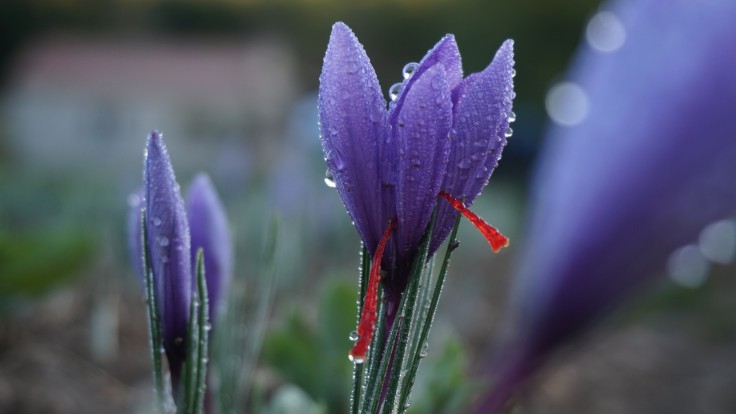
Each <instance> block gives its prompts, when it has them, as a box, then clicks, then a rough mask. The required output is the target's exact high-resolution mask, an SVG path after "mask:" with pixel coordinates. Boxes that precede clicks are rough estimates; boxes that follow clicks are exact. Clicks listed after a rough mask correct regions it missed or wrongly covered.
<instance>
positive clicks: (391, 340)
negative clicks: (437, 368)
mask: <svg viewBox="0 0 736 414" xmlns="http://www.w3.org/2000/svg"><path fill="white" fill-rule="evenodd" d="M414 283H415V281H414V280H409V283H408V286H407V290H409V288H411V285H412V284H414ZM406 298H407V295H406V294H404V295H402V296H401V301H400V302H399V309H398V313H397V315H396V319H394V326H393V327H391V332H390V333H389V336H388V341H386V342H385V344H386V346H385V347H384V348H383V351H382V354H381V362H380V363H379V365H378V370H377V372H376V375H375V379H374V381H373V382H372V383H371V384H370V388H369V389H368V393H367V394H366V399H365V407H363V409H362V410H361V413H375V412H377V410H378V405H379V403H380V402H381V401H380V400H381V390H382V389H383V383H384V381H385V378H386V372H387V371H388V366H389V363H390V359H391V355H392V354H393V353H394V352H393V349H394V345H395V343H396V338H397V336H398V332H399V330H400V328H399V326H400V325H401V324H402V323H403V321H404V317H405V311H406V302H407V300H406ZM384 321H385V319H384ZM380 330H383V327H381V328H380ZM379 345H380V344H379V343H377V342H375V339H374V344H373V346H374V347H378V346H379Z"/></svg>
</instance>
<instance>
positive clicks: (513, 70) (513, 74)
mask: <svg viewBox="0 0 736 414" xmlns="http://www.w3.org/2000/svg"><path fill="white" fill-rule="evenodd" d="M511 77H512V78H515V77H516V69H511Z"/></svg>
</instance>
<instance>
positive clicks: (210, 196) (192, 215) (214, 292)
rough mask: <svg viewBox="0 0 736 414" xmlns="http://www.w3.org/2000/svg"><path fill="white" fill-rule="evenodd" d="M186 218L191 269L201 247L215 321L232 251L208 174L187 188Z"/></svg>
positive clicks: (224, 293)
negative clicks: (190, 239) (189, 233)
mask: <svg viewBox="0 0 736 414" xmlns="http://www.w3.org/2000/svg"><path fill="white" fill-rule="evenodd" d="M187 216H188V217H189V229H190V232H191V236H192V255H191V256H192V269H196V261H197V250H198V249H200V248H201V249H203V251H204V265H205V277H206V280H207V292H208V295H209V304H210V318H211V319H212V321H213V322H214V321H215V320H216V319H217V316H218V315H220V314H222V312H223V310H224V306H225V301H224V300H223V299H225V298H226V297H227V289H228V286H229V285H230V281H231V279H232V274H233V251H232V241H231V238H230V230H229V228H228V223H227V216H226V215H225V210H224V208H223V207H222V204H221V203H220V199H219V198H218V196H217V192H216V191H215V188H214V187H213V186H212V182H211V181H210V179H209V177H208V176H207V174H204V173H200V174H198V175H197V176H196V177H195V178H194V180H193V181H192V184H191V186H190V187H189V194H188V196H187Z"/></svg>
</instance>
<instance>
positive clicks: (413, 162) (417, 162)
mask: <svg viewBox="0 0 736 414" xmlns="http://www.w3.org/2000/svg"><path fill="white" fill-rule="evenodd" d="M411 165H412V167H419V166H421V165H422V161H421V160H420V159H419V158H412V159H411Z"/></svg>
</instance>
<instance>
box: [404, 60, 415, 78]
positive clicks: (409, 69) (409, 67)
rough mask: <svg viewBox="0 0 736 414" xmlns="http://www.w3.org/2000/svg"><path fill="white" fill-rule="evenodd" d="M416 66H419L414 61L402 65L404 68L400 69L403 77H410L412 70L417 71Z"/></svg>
mask: <svg viewBox="0 0 736 414" xmlns="http://www.w3.org/2000/svg"><path fill="white" fill-rule="evenodd" d="M418 67H419V64H418V63H416V62H409V63H407V64H406V65H404V69H402V70H401V74H402V75H403V76H404V79H409V78H411V75H413V74H414V72H416V71H417V68H418Z"/></svg>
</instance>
